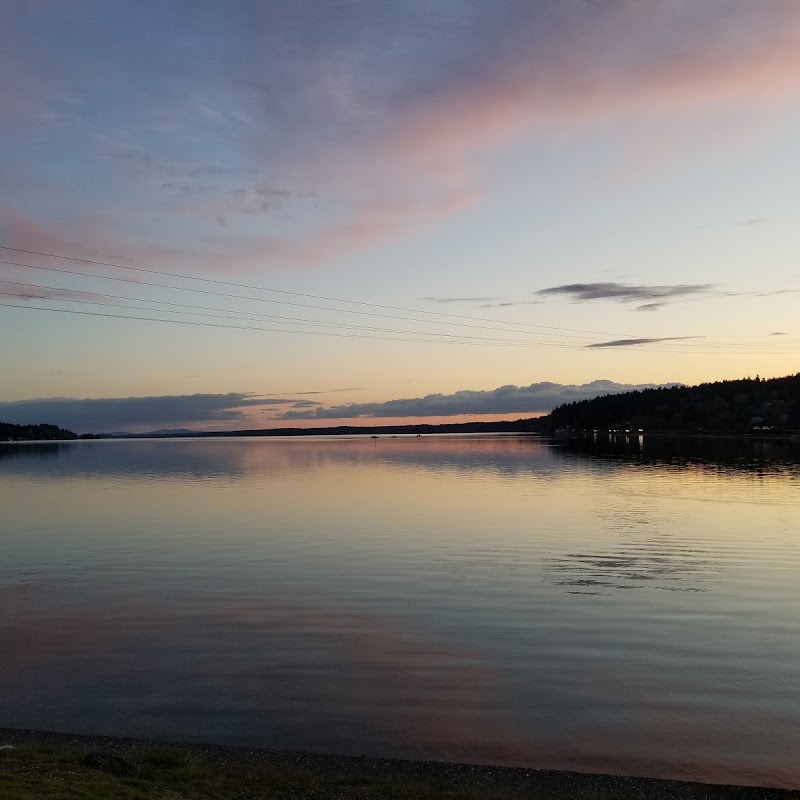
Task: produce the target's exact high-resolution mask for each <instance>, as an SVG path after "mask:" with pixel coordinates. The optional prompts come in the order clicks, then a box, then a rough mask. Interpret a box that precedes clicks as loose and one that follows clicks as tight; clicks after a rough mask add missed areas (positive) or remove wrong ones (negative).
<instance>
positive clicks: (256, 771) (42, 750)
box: [0, 744, 499, 800]
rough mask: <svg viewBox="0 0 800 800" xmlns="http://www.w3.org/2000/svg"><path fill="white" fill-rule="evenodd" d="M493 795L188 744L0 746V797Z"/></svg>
mask: <svg viewBox="0 0 800 800" xmlns="http://www.w3.org/2000/svg"><path fill="white" fill-rule="evenodd" d="M478 797H482V798H484V797H493V798H494V797H499V795H494V794H491V795H487V794H485V793H481V794H477V793H474V792H471V791H465V790H448V789H446V788H443V787H441V786H433V785H424V784H418V783H415V782H413V781H406V780H403V779H393V780H386V779H382V778H377V777H372V776H369V775H367V776H359V775H352V774H339V775H336V774H332V775H329V774H325V775H322V774H320V773H318V772H315V771H313V770H307V769H303V768H301V767H294V768H293V767H279V766H274V765H270V764H259V763H238V762H237V763H231V762H224V763H223V762H215V761H210V760H209V761H205V760H203V759H201V758H199V757H198V756H197V755H196V754H195V753H193V752H192V751H191V750H190V749H188V748H182V747H180V746H173V745H166V744H165V745H160V744H159V745H139V746H135V747H133V748H131V749H130V750H127V751H124V752H114V753H106V752H100V753H97V752H89V751H87V750H85V749H84V750H80V749H70V748H64V747H56V746H49V745H32V746H20V747H14V748H12V749H8V750H0V800H50V798H59V800H60V799H61V798H63V799H64V800H245V798H247V800H296V799H297V800H299V799H300V798H303V799H304V800H305V799H307V800H349V798H353V800H378V798H380V800H477V798H478Z"/></svg>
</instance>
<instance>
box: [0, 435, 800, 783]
mask: <svg viewBox="0 0 800 800" xmlns="http://www.w3.org/2000/svg"><path fill="white" fill-rule="evenodd" d="M799 464H800V454H798V450H797V446H796V445H791V444H788V443H779V442H775V443H769V442H762V443H758V442H744V443H742V442H735V441H726V440H719V441H713V440H694V441H692V442H681V441H679V440H664V441H657V440H651V439H649V438H648V439H641V440H640V439H639V438H638V437H633V438H629V439H623V440H619V441H616V442H614V441H612V442H609V441H608V440H600V441H597V442H595V441H589V442H586V443H584V444H581V445H580V446H575V445H572V444H569V443H564V442H558V441H548V440H546V439H544V438H539V437H534V436H424V437H402V436H401V437H397V438H390V437H381V438H380V439H377V440H372V439H369V438H366V437H363V438H362V437H350V438H343V437H297V438H291V439H281V438H270V439H234V438H228V439H179V440H126V441H86V442H70V443H44V444H5V445H0V725H4V726H7V727H23V728H35V729H49V730H60V731H68V732H76V733H94V734H109V735H123V736H136V737H148V738H149V737H152V738H163V739H179V740H189V741H200V742H217V743H227V744H238V745H247V746H260V747H274V748H280V749H288V750H311V751H320V752H333V753H342V754H350V755H369V756H379V757H400V758H423V759H434V760H453V761H465V762H475V763H493V764H508V765H518V766H532V767H553V768H568V769H577V770H583V771H599V772H618V773H625V774H638V775H648V776H658V777H670V778H688V779H695V780H705V781H714V782H725V783H755V784H761V785H775V786H791V787H800V767H798V766H797V763H796V754H797V752H799V751H800V635H799V634H800V616H799V614H798V612H800V493H799V491H798V490H800V466H799Z"/></svg>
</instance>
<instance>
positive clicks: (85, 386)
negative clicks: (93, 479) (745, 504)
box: [0, 0, 800, 432]
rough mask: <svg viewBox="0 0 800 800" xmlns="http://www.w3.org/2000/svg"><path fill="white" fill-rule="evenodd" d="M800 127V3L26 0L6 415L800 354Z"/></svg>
mask: <svg viewBox="0 0 800 800" xmlns="http://www.w3.org/2000/svg"><path fill="white" fill-rule="evenodd" d="M798 142H800V2H798V0H758V1H757V2H754V0H491V2H490V1H489V0H481V1H480V2H471V1H470V0H440V2H431V1H430V0H407V1H406V2H401V3H389V2H380V0H372V2H366V0H326V1H325V2H311V0H306V1H305V2H289V1H288V0H285V1H284V0H273V1H272V2H267V0H264V1H263V2H256V1H255V0H253V1H252V2H250V1H248V0H231V2H222V1H221V0H215V1H214V2H211V1H209V0H185V2H181V1H180V0H170V1H169V2H164V1H163V0H158V1H156V0H137V1H136V2H121V1H120V2H114V1H113V0H96V1H94V2H92V1H91V0H7V2H4V3H3V4H2V5H1V6H0V145H1V146H0V188H1V189H2V191H1V192H0V246H1V247H2V249H0V340H1V341H2V348H0V376H1V377H0V421H7V422H20V423H22V422H25V423H36V422H52V423H56V424H60V425H64V426H67V427H71V428H73V429H74V430H78V431H81V432H84V431H113V430H132V431H135V430H150V429H159V428H174V427H190V428H196V429H223V428H225V429H235V428H244V427H283V426H287V425H291V426H319V425H331V424H339V423H346V424H375V422H376V421H378V422H380V423H382V424H383V423H385V424H389V423H392V422H397V421H414V422H426V421H462V420H465V419H477V418H480V419H497V418H517V417H520V416H531V415H533V414H539V413H542V412H546V411H548V410H550V409H551V408H552V407H553V406H554V405H556V404H558V403H560V402H563V401H565V400H571V399H575V398H583V397H590V396H594V395H597V394H598V393H601V392H607V391H615V390H624V389H625V388H627V387H628V386H631V385H635V386H640V385H654V384H663V383H675V382H682V383H697V382H700V381H706V380H717V379H723V378H737V377H746V376H747V375H751V376H755V375H756V374H760V375H761V376H762V377H772V376H777V375H785V374H790V373H794V372H797V371H798V370H800V358H798V355H800V323H798V319H800V315H798V307H799V306H800V224H798V222H800V191H799V190H798V187H800V158H798ZM81 259H83V260H81ZM114 317H117V318H116V319H115V318H114Z"/></svg>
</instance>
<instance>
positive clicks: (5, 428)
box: [0, 422, 78, 442]
mask: <svg viewBox="0 0 800 800" xmlns="http://www.w3.org/2000/svg"><path fill="white" fill-rule="evenodd" d="M77 438H78V434H76V433H73V432H72V431H68V430H67V429H66V428H59V427H58V425H13V424H12V423H10V422H0V442H35V441H42V440H53V439H57V440H60V441H64V440H68V439H77Z"/></svg>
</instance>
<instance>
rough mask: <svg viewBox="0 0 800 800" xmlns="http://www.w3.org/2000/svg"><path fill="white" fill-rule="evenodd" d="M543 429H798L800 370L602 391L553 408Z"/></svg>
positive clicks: (541, 424) (738, 431)
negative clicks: (778, 374)
mask: <svg viewBox="0 0 800 800" xmlns="http://www.w3.org/2000/svg"><path fill="white" fill-rule="evenodd" d="M537 422H538V425H537V427H540V429H541V430H545V431H554V430H558V429H568V430H609V429H610V430H615V429H616V430H620V429H623V430H624V429H629V430H633V429H637V430H638V429H639V428H641V429H643V430H645V431H652V432H655V431H670V432H687V433H694V432H705V431H707V432H713V433H735V434H742V433H753V432H755V433H758V432H762V431H767V432H768V433H786V432H792V431H798V430H800V373H798V374H797V375H790V376H787V377H785V378H771V379H769V380H762V379H761V378H759V377H755V378H745V379H742V380H732V381H717V382H715V383H701V384H700V385H699V386H672V387H666V388H660V389H641V390H636V391H632V392H625V393H624V394H613V395H604V396H602V397H596V398H594V399H593V400H580V401H576V402H574V403H566V404H564V405H562V406H558V408H555V409H554V410H553V411H552V412H551V413H550V414H549V415H548V416H546V417H541V418H540V419H539V420H538V421H537Z"/></svg>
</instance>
